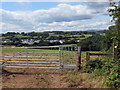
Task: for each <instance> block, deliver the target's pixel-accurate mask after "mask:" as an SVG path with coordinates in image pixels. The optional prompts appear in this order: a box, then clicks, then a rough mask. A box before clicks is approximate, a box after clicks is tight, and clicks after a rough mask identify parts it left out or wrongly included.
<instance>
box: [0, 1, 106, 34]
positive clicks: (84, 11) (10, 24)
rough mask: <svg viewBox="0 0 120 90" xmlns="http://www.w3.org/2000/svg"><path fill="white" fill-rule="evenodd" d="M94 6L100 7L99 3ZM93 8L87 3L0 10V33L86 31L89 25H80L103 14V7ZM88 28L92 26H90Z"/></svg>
mask: <svg viewBox="0 0 120 90" xmlns="http://www.w3.org/2000/svg"><path fill="white" fill-rule="evenodd" d="M96 4H98V5H101V4H100V3H96ZM102 5H103V3H102ZM95 7H97V6H96V5H93V6H92V5H91V3H87V4H83V5H81V4H80V5H69V4H59V5H58V6H57V7H55V8H50V9H48V10H35V11H7V10H3V9H0V12H2V13H0V17H2V21H1V23H2V27H3V28H2V32H7V31H21V32H22V31H26V32H28V31H32V30H33V31H45V30H80V28H81V29H83V30H86V29H87V27H89V25H88V26H85V25H83V26H81V25H82V24H85V22H89V21H91V20H92V19H93V18H95V17H97V16H100V15H103V14H105V12H104V11H102V9H104V8H105V7H104V8H103V7H102V9H100V7H99V9H98V8H97V9H96V8H95ZM83 22H84V23H83ZM100 24H102V23H100ZM105 24H106V23H105ZM96 25H97V24H96ZM90 26H92V25H91V24H90ZM94 27H95V26H94ZM90 28H91V27H90ZM92 28H93V27H92Z"/></svg>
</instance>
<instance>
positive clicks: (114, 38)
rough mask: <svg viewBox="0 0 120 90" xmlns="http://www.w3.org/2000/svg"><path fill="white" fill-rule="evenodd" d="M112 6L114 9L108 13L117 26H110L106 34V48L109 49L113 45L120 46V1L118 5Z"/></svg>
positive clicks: (113, 4)
mask: <svg viewBox="0 0 120 90" xmlns="http://www.w3.org/2000/svg"><path fill="white" fill-rule="evenodd" d="M110 5H111V7H113V8H112V9H109V10H108V11H109V13H110V14H109V15H110V16H112V18H113V20H112V21H114V22H115V25H114V26H110V27H109V30H108V31H106V34H105V37H106V44H107V45H106V46H107V48H108V49H109V48H110V47H111V45H112V43H118V46H120V1H119V2H117V3H114V2H111V3H110Z"/></svg>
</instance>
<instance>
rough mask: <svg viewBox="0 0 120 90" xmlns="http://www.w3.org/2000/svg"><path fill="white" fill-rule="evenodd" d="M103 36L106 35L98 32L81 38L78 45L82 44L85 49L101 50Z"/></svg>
mask: <svg viewBox="0 0 120 90" xmlns="http://www.w3.org/2000/svg"><path fill="white" fill-rule="evenodd" d="M103 38H104V36H102V35H99V34H96V35H93V36H92V37H89V38H86V39H83V40H81V41H80V42H79V44H78V46H81V47H82V50H83V51H100V50H101V49H102V41H103Z"/></svg>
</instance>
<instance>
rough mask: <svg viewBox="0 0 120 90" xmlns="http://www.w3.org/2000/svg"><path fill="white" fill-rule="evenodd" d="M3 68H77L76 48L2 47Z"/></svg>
mask: <svg viewBox="0 0 120 90" xmlns="http://www.w3.org/2000/svg"><path fill="white" fill-rule="evenodd" d="M1 48H2V55H1V56H0V64H1V66H2V67H3V68H42V69H43V68H44V69H64V68H75V67H76V64H75V61H76V47H75V46H73V47H60V46H41V47H1Z"/></svg>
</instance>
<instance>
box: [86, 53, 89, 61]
mask: <svg viewBox="0 0 120 90" xmlns="http://www.w3.org/2000/svg"><path fill="white" fill-rule="evenodd" d="M89 60H90V54H89V53H88V52H87V53H86V61H87V62H88V61H89Z"/></svg>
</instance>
